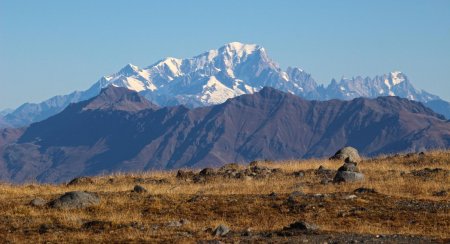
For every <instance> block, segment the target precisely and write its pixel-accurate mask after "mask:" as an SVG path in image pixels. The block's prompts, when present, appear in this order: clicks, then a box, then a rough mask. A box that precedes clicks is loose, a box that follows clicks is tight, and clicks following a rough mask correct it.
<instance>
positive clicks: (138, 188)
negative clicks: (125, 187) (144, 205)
mask: <svg viewBox="0 0 450 244" xmlns="http://www.w3.org/2000/svg"><path fill="white" fill-rule="evenodd" d="M133 192H136V193H145V192H148V191H147V189H145V188H144V187H143V186H141V185H135V186H134V188H133Z"/></svg>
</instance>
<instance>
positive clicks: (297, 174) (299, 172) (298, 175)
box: [294, 170, 305, 177]
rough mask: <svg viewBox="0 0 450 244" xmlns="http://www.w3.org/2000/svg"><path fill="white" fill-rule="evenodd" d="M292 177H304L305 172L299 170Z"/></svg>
mask: <svg viewBox="0 0 450 244" xmlns="http://www.w3.org/2000/svg"><path fill="white" fill-rule="evenodd" d="M294 176H295V177H304V176H305V171H303V170H300V171H297V172H294Z"/></svg>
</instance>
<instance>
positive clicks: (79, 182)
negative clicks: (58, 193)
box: [67, 177, 94, 186]
mask: <svg viewBox="0 0 450 244" xmlns="http://www.w3.org/2000/svg"><path fill="white" fill-rule="evenodd" d="M88 184H94V181H93V180H92V179H91V178H89V177H77V178H74V179H73V180H71V181H70V182H69V183H67V186H77V185H88Z"/></svg>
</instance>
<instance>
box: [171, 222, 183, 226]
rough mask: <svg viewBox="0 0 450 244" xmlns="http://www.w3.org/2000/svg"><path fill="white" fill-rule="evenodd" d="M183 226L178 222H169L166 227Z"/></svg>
mask: <svg viewBox="0 0 450 244" xmlns="http://www.w3.org/2000/svg"><path fill="white" fill-rule="evenodd" d="M181 226H183V224H182V223H181V222H180V221H169V222H167V227H181Z"/></svg>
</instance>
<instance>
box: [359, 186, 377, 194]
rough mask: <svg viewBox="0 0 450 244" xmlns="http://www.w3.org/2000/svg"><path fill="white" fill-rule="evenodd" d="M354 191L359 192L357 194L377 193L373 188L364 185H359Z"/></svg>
mask: <svg viewBox="0 0 450 244" xmlns="http://www.w3.org/2000/svg"><path fill="white" fill-rule="evenodd" d="M353 192H354V193H359V194H367V193H377V191H376V190H375V189H373V188H365V187H360V188H358V189H356V190H354V191H353Z"/></svg>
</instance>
